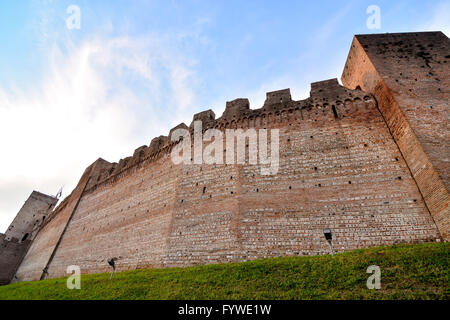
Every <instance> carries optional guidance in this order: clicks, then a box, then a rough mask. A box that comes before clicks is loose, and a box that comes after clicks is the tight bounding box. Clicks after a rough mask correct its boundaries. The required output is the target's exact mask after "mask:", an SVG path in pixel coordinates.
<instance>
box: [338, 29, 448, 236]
mask: <svg viewBox="0 0 450 320" xmlns="http://www.w3.org/2000/svg"><path fill="white" fill-rule="evenodd" d="M449 53H450V40H449V38H448V37H447V36H445V35H444V34H443V33H442V32H414V33H392V34H371V35H356V36H355V37H354V39H353V43H352V46H351V48H350V52H349V54H348V58H347V62H346V65H345V69H344V72H343V74H342V83H343V84H344V85H345V86H347V87H349V88H351V89H352V88H361V89H362V90H364V91H367V92H370V93H372V94H373V95H374V96H375V97H376V99H377V101H378V108H379V109H380V111H381V113H382V115H383V117H384V119H385V121H386V123H387V125H388V127H389V130H390V132H391V134H392V136H393V138H394V140H395V142H396V143H397V145H398V147H399V149H400V151H401V152H402V154H403V157H404V158H405V160H406V163H407V165H408V167H409V170H410V171H411V174H412V176H413V177H414V180H415V182H416V184H417V186H418V187H419V190H420V192H421V194H422V196H423V198H424V200H425V203H426V205H427V208H428V210H429V212H430V214H431V215H432V216H433V219H434V221H435V223H436V225H437V227H438V228H439V231H440V233H441V235H442V237H443V238H444V240H446V241H448V240H449V239H450V208H449V204H450V197H449V192H448V190H449V186H450V157H449V155H450V144H449V141H450V136H449V130H448V119H449V111H450V91H449V88H450V55H449Z"/></svg>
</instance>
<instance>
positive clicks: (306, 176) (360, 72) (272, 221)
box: [17, 43, 447, 280]
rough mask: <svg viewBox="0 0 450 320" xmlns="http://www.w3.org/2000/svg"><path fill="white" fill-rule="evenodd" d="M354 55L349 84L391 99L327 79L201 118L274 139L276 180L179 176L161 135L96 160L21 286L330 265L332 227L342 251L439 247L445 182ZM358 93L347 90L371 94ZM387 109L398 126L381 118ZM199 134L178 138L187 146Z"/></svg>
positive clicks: (229, 169)
mask: <svg viewBox="0 0 450 320" xmlns="http://www.w3.org/2000/svg"><path fill="white" fill-rule="evenodd" d="M354 45H355V47H356V46H357V44H355V43H354ZM360 49H361V50H356V49H355V50H352V51H351V53H350V57H349V60H351V61H356V62H352V63H349V62H348V63H347V68H346V70H347V71H345V72H347V73H346V74H347V75H345V76H344V78H345V77H350V75H351V77H350V78H352V77H354V78H355V79H356V78H357V80H358V81H359V80H360V78H363V79H365V80H364V81H367V82H369V83H372V82H373V83H376V84H379V85H378V87H377V88H384V89H380V90H386V91H387V92H389V93H390V95H387V94H386V95H383V94H379V93H380V92H379V91H377V90H379V89H377V90H375V91H372V92H373V93H374V95H372V94H370V93H366V92H364V91H361V90H359V89H357V90H351V89H348V88H344V87H342V86H339V85H338V83H337V80H336V79H331V80H327V81H321V82H316V83H313V84H312V85H311V97H310V98H308V99H305V100H301V101H293V100H292V98H291V95H290V92H289V90H288V89H285V90H279V91H274V92H269V93H268V94H267V99H266V102H265V103H264V106H263V107H262V108H260V109H250V107H249V101H248V100H247V99H236V100H233V101H231V102H228V103H227V106H226V110H225V112H224V113H223V115H222V116H221V117H220V118H218V119H215V115H214V113H213V112H212V111H211V110H208V111H205V112H201V113H198V114H196V115H194V120H202V121H203V123H204V127H203V129H204V130H205V129H207V128H216V129H219V130H221V131H222V132H225V131H226V129H230V128H242V129H248V128H256V129H257V130H259V129H279V132H280V167H279V170H278V172H277V174H275V175H262V174H261V166H260V165H251V164H249V163H248V156H247V162H246V163H243V164H234V165H224V164H179V165H175V164H173V162H172V161H171V159H170V152H171V150H172V148H173V147H174V146H175V145H176V143H175V142H171V141H170V139H168V137H165V136H160V137H158V138H155V139H153V140H152V142H151V144H150V146H149V147H147V146H142V147H140V148H138V149H136V151H135V152H134V154H133V156H131V157H127V158H125V159H121V160H120V161H119V162H118V163H108V162H106V161H100V160H99V161H97V162H96V163H94V164H93V165H92V166H91V167H89V168H88V169H87V170H86V172H85V174H84V175H83V177H82V179H81V181H80V183H79V184H78V186H77V188H76V189H75V190H74V192H73V193H72V195H71V196H70V197H69V198H68V200H66V201H65V202H64V203H63V204H61V205H60V206H59V207H58V208H57V210H56V211H55V213H54V214H52V216H51V217H50V219H49V221H47V222H46V223H45V225H44V226H43V228H42V229H41V230H40V232H39V233H38V234H37V237H36V239H35V240H34V242H33V244H32V246H31V248H30V250H29V252H28V253H27V256H26V257H25V259H24V261H23V263H22V265H21V266H20V268H19V271H18V272H17V276H18V277H19V280H31V279H39V277H41V275H42V269H43V268H44V267H45V266H47V267H48V272H49V276H50V277H58V276H63V275H65V271H66V268H67V266H69V265H79V266H80V267H81V270H82V272H84V273H93V272H102V271H109V270H110V267H109V266H108V264H107V262H106V260H107V259H109V258H113V257H116V258H118V260H117V262H116V264H117V266H118V268H119V270H127V269H135V268H143V267H174V266H188V265H197V264H208V263H218V262H229V261H244V260H251V259H255V258H263V257H273V256H281V255H315V254H324V253H327V252H328V244H327V242H326V241H325V239H324V236H323V233H322V232H323V229H324V228H331V229H332V231H333V235H334V247H335V249H336V251H345V250H352V249H355V248H361V247H370V246H376V245H383V244H393V243H411V242H425V241H437V240H441V235H440V233H439V230H438V228H437V227H436V223H435V220H436V219H437V218H438V217H439V215H441V216H440V217H443V218H442V219H443V220H445V219H446V217H447V216H445V214H443V213H442V212H443V211H442V210H441V211H440V212H441V213H439V214H436V208H438V207H439V205H442V203H443V202H442V201H443V200H437V201H435V202H433V201H432V200H430V199H432V198H433V197H440V196H441V195H442V190H443V189H442V188H441V189H434V190H436V191H435V192H436V194H437V195H436V194H434V193H433V192H431V191H429V192H425V191H424V190H427V189H426V188H427V186H431V187H430V188H434V187H435V186H438V185H439V181H442V180H443V179H442V176H440V177H439V174H438V173H437V171H436V170H435V169H433V165H432V160H433V157H432V156H430V158H428V156H427V153H426V152H425V151H424V150H423V149H420V147H421V144H420V141H419V140H420V139H419V138H418V137H417V136H416V135H414V132H413V130H412V129H411V126H410V125H409V122H408V120H407V119H406V118H405V116H403V113H402V112H401V109H400V108H399V107H398V102H397V100H395V99H394V98H393V97H395V95H393V94H391V89H387V88H386V87H385V84H384V82H383V81H380V77H379V76H378V74H377V71H376V70H375V68H374V67H373V66H372V65H371V63H370V61H369V59H368V58H367V57H366V56H364V50H363V49H362V48H360ZM358 68H359V69H358ZM349 72H350V73H349ZM358 77H360V78H358ZM352 79H353V78H352ZM355 81H356V80H355ZM371 81H372V82H371ZM443 81H444V80H443ZM345 82H347V80H345ZM356 82H357V81H356ZM356 82H355V83H356ZM355 83H353V82H352V83H350V84H349V87H352V88H355V87H356V86H357V85H360V86H363V85H364V87H366V84H365V83H366V82H364V83H361V84H355ZM383 86H384V87H383ZM367 87H368V88H371V87H370V86H367ZM368 91H370V90H368ZM380 110H381V111H382V112H383V115H384V117H383V115H382V113H380ZM389 110H396V111H393V113H395V112H397V114H398V115H399V116H395V117H394V116H393V117H389V116H387V115H388V113H389V112H390V111H389ZM399 110H400V111H399ZM400 115H401V116H402V117H403V118H401V116H400ZM396 119H399V120H396ZM433 119H434V120H436V119H437V118H433ZM434 120H430V121H434ZM436 121H437V120H436ZM439 121H440V120H439ZM194 127H195V126H194V125H193V123H192V124H190V126H189V127H188V126H186V125H185V124H183V123H182V124H180V125H178V126H176V127H175V128H185V129H189V130H190V131H191V134H193V130H194ZM425 127H426V126H425ZM175 128H173V129H172V130H171V131H170V132H173V130H174V129H175ZM398 128H404V130H405V131H404V132H406V133H405V136H407V137H408V138H401V137H402V135H401V134H399V132H400V130H399V129H398ZM408 130H409V131H408ZM392 136H394V137H395V138H396V140H394V139H393V137H392ZM414 139H415V140H414ZM269 141H270V138H269ZM440 141H441V142H442V143H444V140H442V139H441V140H440ZM249 145H250V142H248V143H246V146H245V148H246V150H247V149H249V148H250V147H251V145H250V146H249ZM223 147H224V155H223V157H224V159H225V158H226V144H225V143H224V146H223ZM443 148H445V147H443ZM416 149H420V150H419V151H415V150H416ZM429 150H430V149H427V152H431V153H432V154H433V153H436V152H442V151H440V149H439V148H435V149H433V150H435V151H429ZM234 152H235V153H236V148H235V151H234ZM192 157H194V156H193V155H192ZM416 158H417V159H419V160H420V161H425V160H423V159H428V160H427V161H428V162H427V165H429V166H430V167H429V168H431V169H429V170H431V171H433V170H434V171H433V172H434V173H433V174H435V175H433V174H432V175H431V176H430V175H429V174H428V175H423V174H422V173H421V172H419V171H420V170H417V169H414V167H411V164H412V163H414V161H416V160H414V159H416ZM405 159H406V161H405ZM430 159H431V160H430ZM438 162H439V161H438ZM438 162H437V164H436V166H437V167H439V168H441V169H443V170H445V164H444V165H443V164H442V163H444V162H441V164H439V163H438ZM433 164H434V163H433ZM427 170H428V169H427ZM431 171H427V172H431ZM436 177H437V178H436ZM421 179H432V181H431V182H430V181H422V180H421ZM433 179H435V180H433ZM424 186H425V187H424ZM442 186H444V187H445V185H444V182H442ZM424 188H425V189H424ZM430 190H431V189H430ZM424 199H425V201H424ZM430 201H431V202H430ZM428 203H429V204H428ZM439 203H440V204H439ZM427 204H428V206H427ZM430 206H431V209H430ZM433 210H435V211H433ZM430 211H431V213H432V214H433V217H434V220H433V217H432V215H430ZM437 221H438V226H440V227H442V221H441V220H437ZM439 223H441V224H439ZM441 233H442V229H441ZM444 234H445V233H444Z"/></svg>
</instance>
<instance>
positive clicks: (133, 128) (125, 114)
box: [0, 36, 195, 231]
mask: <svg viewBox="0 0 450 320" xmlns="http://www.w3.org/2000/svg"><path fill="white" fill-rule="evenodd" d="M193 66H194V62H193V61H192V60H190V59H188V58H186V57H184V56H182V55H181V54H180V53H179V52H178V51H177V50H176V48H175V47H174V46H172V45H171V44H170V42H168V41H167V39H166V38H164V37H159V36H147V37H144V38H133V37H128V36H124V37H114V38H109V39H108V38H101V37H99V38H95V39H91V40H89V41H85V42H83V43H82V44H81V45H74V44H73V43H70V42H69V43H65V46H64V47H61V46H60V45H56V44H54V45H52V47H51V48H50V49H49V50H48V69H47V70H48V71H47V73H46V74H45V75H44V76H43V78H42V81H41V82H40V83H38V84H36V86H35V87H33V88H15V89H12V90H8V91H6V90H5V89H2V88H0V136H1V137H2V138H1V139H0V148H1V150H2V157H1V158H0V226H1V228H2V229H6V228H7V226H8V224H9V223H10V222H11V221H12V219H13V217H14V215H15V214H16V213H17V211H18V210H19V209H20V206H21V205H22V203H23V201H24V200H25V199H26V197H27V196H28V195H29V193H31V191H32V190H33V189H37V190H39V191H42V192H45V193H49V194H55V193H56V192H57V190H58V189H59V187H60V186H62V185H64V186H65V189H64V190H65V193H66V195H67V194H68V193H69V192H70V191H71V190H72V188H73V187H74V186H75V184H76V183H77V182H78V179H79V178H80V176H81V174H82V172H83V170H84V168H86V167H87V166H88V165H89V164H90V163H92V162H93V161H95V160H96V159H97V158H98V157H103V158H105V159H106V160H109V161H118V160H119V159H120V158H123V157H126V156H129V155H131V154H132V152H133V150H134V148H137V147H139V146H140V145H143V144H147V145H148V143H149V141H150V139H151V138H153V137H154V136H157V135H160V134H167V133H168V130H169V128H170V127H171V126H172V125H174V124H175V123H176V122H177V121H179V120H185V119H187V118H188V117H191V116H192V115H190V114H189V113H190V112H189V109H190V106H192V104H194V103H195V81H193V80H192V78H193V77H194V75H195V70H194V68H193ZM168 97H170V99H169V98H168ZM161 110H164V112H161ZM188 114H189V115H188ZM170 115H176V116H173V117H171V118H170V119H164V118H165V117H166V118H169V117H170ZM0 231H2V230H0Z"/></svg>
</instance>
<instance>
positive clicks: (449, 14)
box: [419, 1, 450, 37]
mask: <svg viewBox="0 0 450 320" xmlns="http://www.w3.org/2000/svg"><path fill="white" fill-rule="evenodd" d="M419 30H421V31H442V32H443V33H445V34H446V35H447V37H450V2H448V1H443V2H440V3H438V4H437V5H435V7H434V10H433V14H432V17H431V19H430V20H429V21H427V22H426V23H425V24H424V25H423V26H422V27H420V28H419Z"/></svg>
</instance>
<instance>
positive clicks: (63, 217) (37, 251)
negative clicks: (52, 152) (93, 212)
mask: <svg viewBox="0 0 450 320" xmlns="http://www.w3.org/2000/svg"><path fill="white" fill-rule="evenodd" d="M101 162H103V161H100V160H98V161H96V162H95V163H94V164H92V165H91V166H89V167H88V168H87V169H86V170H85V172H84V174H83V176H82V177H81V179H80V182H79V183H78V185H77V186H76V187H75V189H74V190H73V191H72V193H71V195H70V196H68V197H67V198H66V199H65V200H64V201H63V202H62V203H61V204H60V205H59V206H58V208H56V210H55V211H53V212H52V214H51V215H50V216H49V217H48V218H47V219H46V220H45V222H44V224H43V226H42V227H41V229H40V230H39V232H38V233H37V235H36V237H35V239H34V240H33V242H32V244H31V246H30V249H29V250H28V252H27V254H26V255H25V257H24V259H23V261H22V263H21V264H20V267H19V268H18V270H17V273H16V278H15V280H14V281H23V280H39V279H40V278H41V277H42V276H43V270H44V269H45V268H46V267H47V266H48V264H49V262H50V261H51V259H52V257H53V255H54V253H55V251H56V249H57V247H58V244H59V242H60V239H61V236H62V234H63V233H64V231H65V229H66V226H67V224H68V221H69V220H70V218H71V216H72V214H73V213H74V210H75V209H76V206H77V204H78V201H79V199H80V198H81V195H82V193H83V191H84V189H85V187H86V185H87V183H88V182H89V180H90V179H91V180H95V179H96V178H97V174H96V172H95V171H94V170H93V168H95V167H96V164H98V163H101Z"/></svg>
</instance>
